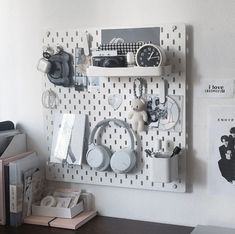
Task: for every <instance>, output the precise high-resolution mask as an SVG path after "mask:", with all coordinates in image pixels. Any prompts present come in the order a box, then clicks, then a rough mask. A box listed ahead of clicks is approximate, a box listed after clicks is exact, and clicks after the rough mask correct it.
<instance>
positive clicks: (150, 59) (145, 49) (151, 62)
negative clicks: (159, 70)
mask: <svg viewBox="0 0 235 234" xmlns="http://www.w3.org/2000/svg"><path fill="white" fill-rule="evenodd" d="M161 60H162V55H161V52H160V50H159V49H158V47H157V46H155V45H152V44H145V45H143V46H141V47H140V48H139V50H138V51H137V53H136V63H137V65H138V66H141V67H157V66H159V65H160V63H161Z"/></svg>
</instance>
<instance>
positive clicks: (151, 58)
mask: <svg viewBox="0 0 235 234" xmlns="http://www.w3.org/2000/svg"><path fill="white" fill-rule="evenodd" d="M158 57H159V56H154V57H151V58H150V59H155V58H158ZM150 59H148V60H150Z"/></svg>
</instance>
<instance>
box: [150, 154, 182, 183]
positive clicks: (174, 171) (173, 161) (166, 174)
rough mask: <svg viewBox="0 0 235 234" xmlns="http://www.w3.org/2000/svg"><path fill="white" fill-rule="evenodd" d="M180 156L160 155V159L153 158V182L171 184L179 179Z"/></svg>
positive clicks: (151, 164)
mask: <svg viewBox="0 0 235 234" xmlns="http://www.w3.org/2000/svg"><path fill="white" fill-rule="evenodd" d="M178 158H179V155H174V156H173V157H170V154H167V153H165V154H160V155H159V157H156V158H155V157H153V158H151V159H150V160H151V162H150V167H151V170H150V178H151V180H152V181H153V182H159V183H170V182H172V181H175V180H177V179H178Z"/></svg>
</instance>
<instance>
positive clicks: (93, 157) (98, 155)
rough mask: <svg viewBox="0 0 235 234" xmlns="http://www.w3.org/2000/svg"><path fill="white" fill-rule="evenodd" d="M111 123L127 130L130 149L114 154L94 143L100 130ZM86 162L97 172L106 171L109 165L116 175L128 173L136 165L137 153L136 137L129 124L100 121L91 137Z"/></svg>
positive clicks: (112, 120) (110, 120)
mask: <svg viewBox="0 0 235 234" xmlns="http://www.w3.org/2000/svg"><path fill="white" fill-rule="evenodd" d="M110 122H114V123H115V124H116V125H117V126H119V127H123V128H125V129H126V130H127V132H128V134H129V136H130V140H131V145H130V147H128V148H124V149H121V150H118V151H116V152H114V153H112V152H111V150H110V149H109V148H108V147H106V146H104V145H101V144H98V143H96V144H95V143H94V138H95V134H96V132H97V130H98V129H99V128H101V127H102V128H105V127H106V126H107V125H108V124H109V123H110ZM86 160H87V163H88V165H89V166H90V167H92V168H94V169H95V170H97V171H105V170H106V169H107V168H108V167H109V165H110V166H111V169H112V170H113V171H114V172H115V173H119V174H121V173H128V172H129V171H131V170H132V169H133V167H134V166H135V164H136V153H135V151H134V136H133V132H132V131H131V130H130V127H129V126H128V124H127V123H126V122H124V121H122V120H118V119H105V120H102V121H100V122H99V123H98V124H97V125H96V126H95V127H94V129H93V130H92V132H91V134H90V137H89V148H88V151H87V154H86Z"/></svg>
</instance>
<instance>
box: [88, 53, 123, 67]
mask: <svg viewBox="0 0 235 234" xmlns="http://www.w3.org/2000/svg"><path fill="white" fill-rule="evenodd" d="M92 65H93V66H97V67H126V66H127V61H126V56H122V55H120V56H95V57H92Z"/></svg>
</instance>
